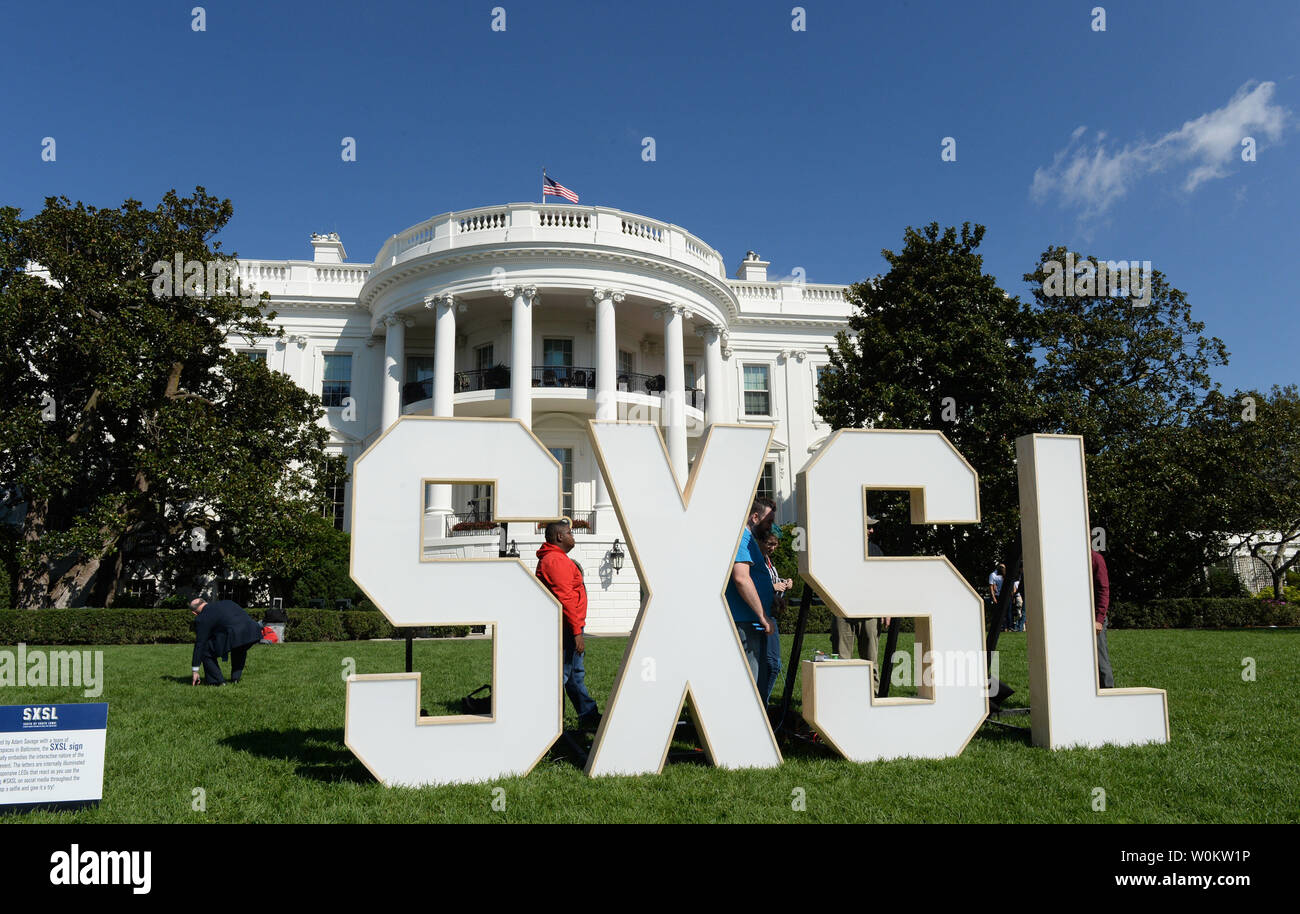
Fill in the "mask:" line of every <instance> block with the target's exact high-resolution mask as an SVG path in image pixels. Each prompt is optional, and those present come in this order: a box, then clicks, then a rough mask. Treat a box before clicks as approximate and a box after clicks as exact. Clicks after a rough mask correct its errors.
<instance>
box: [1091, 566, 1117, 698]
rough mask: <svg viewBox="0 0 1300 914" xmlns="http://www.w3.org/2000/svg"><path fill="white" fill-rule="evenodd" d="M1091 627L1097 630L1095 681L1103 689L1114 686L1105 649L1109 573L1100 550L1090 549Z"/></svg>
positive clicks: (1108, 604)
mask: <svg viewBox="0 0 1300 914" xmlns="http://www.w3.org/2000/svg"><path fill="white" fill-rule="evenodd" d="M1092 597H1093V600H1094V601H1095V603H1094V606H1093V613H1094V618H1093V627H1094V628H1095V629H1096V630H1097V681H1098V683H1099V684H1100V685H1101V687H1102V688H1103V689H1113V688H1115V675H1114V673H1113V672H1111V668H1110V652H1109V651H1108V650H1107V649H1106V614H1107V613H1108V612H1109V611H1110V573H1109V572H1108V571H1107V570H1106V560H1105V559H1104V558H1102V555H1101V553H1100V552H1098V551H1097V550H1096V549H1094V550H1092Z"/></svg>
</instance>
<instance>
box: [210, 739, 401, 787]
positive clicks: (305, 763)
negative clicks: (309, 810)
mask: <svg viewBox="0 0 1300 914" xmlns="http://www.w3.org/2000/svg"><path fill="white" fill-rule="evenodd" d="M221 742H222V743H223V744H224V745H227V746H229V747H230V748H232V749H238V750H239V751H240V752H247V753H250V754H251V755H260V756H262V757H263V758H273V759H290V760H293V761H296V762H298V763H299V764H298V767H297V768H296V769H295V770H294V773H295V774H297V775H298V776H299V777H303V778H310V779H312V780H314V781H325V782H328V783H333V782H337V781H348V782H351V783H354V784H374V783H375V778H374V775H372V774H371V773H370V772H369V771H368V770H367V769H366V766H365V765H363V764H361V762H360V760H359V759H358V758H357V757H356V756H355V755H353V754H352V752H351V750H349V749H348V747H347V746H345V745H343V731H342V730H334V729H323V728H321V729H316V730H252V731H250V732H248V733H236V734H235V735H233V736H227V737H226V738H225V739H223V740H222V741H221Z"/></svg>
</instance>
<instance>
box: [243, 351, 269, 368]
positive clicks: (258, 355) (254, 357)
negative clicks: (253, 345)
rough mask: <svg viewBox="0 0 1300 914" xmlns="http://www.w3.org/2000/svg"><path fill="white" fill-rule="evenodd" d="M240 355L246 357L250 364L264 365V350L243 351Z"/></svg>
mask: <svg viewBox="0 0 1300 914" xmlns="http://www.w3.org/2000/svg"><path fill="white" fill-rule="evenodd" d="M240 354H241V355H243V356H245V357H247V359H248V361H250V362H261V363H262V364H263V365H265V364H266V350H265V349H245V350H244V351H243V352H242V353H240Z"/></svg>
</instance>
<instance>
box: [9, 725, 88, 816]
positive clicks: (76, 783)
mask: <svg viewBox="0 0 1300 914" xmlns="http://www.w3.org/2000/svg"><path fill="white" fill-rule="evenodd" d="M107 728H108V704H107V703H99V704H73V705H3V706H0V812H18V811H22V810H26V809H34V808H36V807H41V808H46V809H69V808H73V809H75V808H78V807H82V806H89V805H93V804H96V803H98V802H99V801H100V800H101V799H103V796H104V739H105V736H106V735H107V732H108V730H107Z"/></svg>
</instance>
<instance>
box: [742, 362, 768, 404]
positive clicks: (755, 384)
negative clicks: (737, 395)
mask: <svg viewBox="0 0 1300 914" xmlns="http://www.w3.org/2000/svg"><path fill="white" fill-rule="evenodd" d="M744 372H745V415H747V416H770V415H772V393H771V387H770V384H769V378H768V373H769V372H768V366H766V365H746V366H744Z"/></svg>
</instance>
